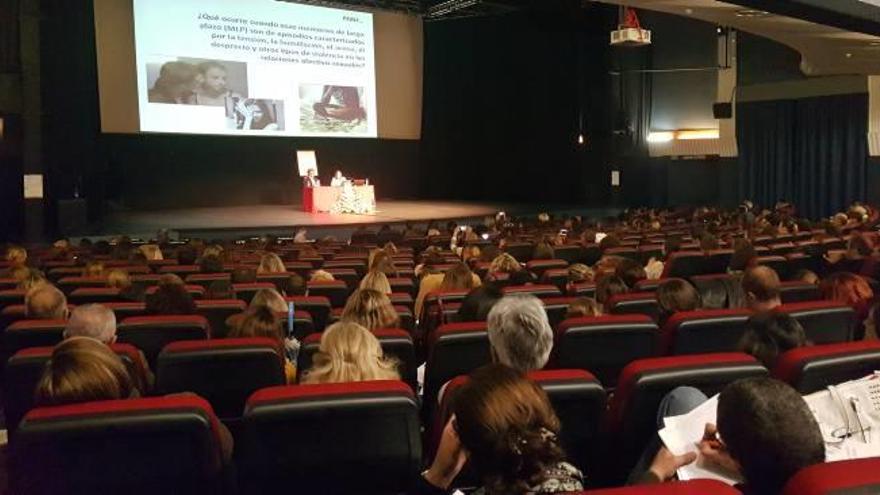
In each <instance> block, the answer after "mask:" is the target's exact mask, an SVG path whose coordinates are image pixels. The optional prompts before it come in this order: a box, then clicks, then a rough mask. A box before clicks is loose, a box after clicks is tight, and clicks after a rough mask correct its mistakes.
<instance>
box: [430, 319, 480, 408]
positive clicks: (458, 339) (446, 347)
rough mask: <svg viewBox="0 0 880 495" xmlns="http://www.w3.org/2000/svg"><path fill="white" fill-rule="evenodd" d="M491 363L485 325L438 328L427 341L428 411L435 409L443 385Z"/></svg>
mask: <svg viewBox="0 0 880 495" xmlns="http://www.w3.org/2000/svg"><path fill="white" fill-rule="evenodd" d="M490 361H491V358H490V351H489V334H488V333H487V332H486V322H468V323H448V324H445V325H442V326H440V327H439V328H437V329H436V330H435V331H434V332H433V333H432V334H431V335H430V336H429V340H428V358H427V363H426V364H425V391H424V399H423V405H424V408H425V410H426V411H430V410H432V409H433V407H434V406H436V401H437V394H438V393H439V391H440V387H442V386H443V384H444V383H446V382H448V381H449V380H451V379H453V378H455V377H456V376H459V375H466V374H468V373H470V372H471V371H473V370H475V369H477V368H479V367H480V366H483V365H484V364H489V362H490Z"/></svg>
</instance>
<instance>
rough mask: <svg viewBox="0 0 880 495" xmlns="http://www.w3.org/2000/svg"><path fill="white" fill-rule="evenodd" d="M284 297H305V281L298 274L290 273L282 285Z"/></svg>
mask: <svg viewBox="0 0 880 495" xmlns="http://www.w3.org/2000/svg"><path fill="white" fill-rule="evenodd" d="M283 290H284V295H286V296H287V297H292V296H304V295H306V281H305V279H304V278H302V276H300V274H298V273H291V274H290V277H288V278H287V280H286V281H285V283H284V287H283Z"/></svg>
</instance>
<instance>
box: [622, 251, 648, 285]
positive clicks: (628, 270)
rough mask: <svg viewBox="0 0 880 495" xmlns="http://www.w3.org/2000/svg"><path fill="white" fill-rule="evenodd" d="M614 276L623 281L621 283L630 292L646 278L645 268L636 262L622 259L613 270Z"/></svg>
mask: <svg viewBox="0 0 880 495" xmlns="http://www.w3.org/2000/svg"><path fill="white" fill-rule="evenodd" d="M614 274H615V275H617V277H618V278H620V279H621V280H623V283H624V284H626V286H627V287H628V288H629V289H630V290H632V289H634V288H635V287H636V284H637V283H639V281H641V280H645V279H646V278H648V274H647V273H645V268H644V267H643V266H642V265H641V264H640V263H639V262H637V261H635V260H632V259H630V258H624V259H623V260H621V262H620V263H619V264H618V265H617V268H615V269H614Z"/></svg>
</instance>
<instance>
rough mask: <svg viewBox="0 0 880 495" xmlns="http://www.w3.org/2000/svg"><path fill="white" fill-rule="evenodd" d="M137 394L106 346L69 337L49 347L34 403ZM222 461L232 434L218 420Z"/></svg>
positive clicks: (228, 454)
mask: <svg viewBox="0 0 880 495" xmlns="http://www.w3.org/2000/svg"><path fill="white" fill-rule="evenodd" d="M138 395H139V393H138V390H137V388H136V387H135V384H134V381H133V380H132V379H131V376H130V375H129V374H128V370H127V369H126V367H125V364H123V362H122V359H120V358H119V356H117V355H116V354H115V353H114V352H113V351H111V350H110V348H109V347H107V346H106V345H104V344H102V343H101V342H99V341H97V340H95V339H92V338H89V337H70V338H68V339H66V340H64V341H63V342H61V343H60V344H58V345H57V346H55V349H54V350H53V351H52V358H51V359H50V360H49V362H47V363H46V368H45V369H44V370H43V376H42V377H41V378H40V381H39V383H38V384H37V389H36V391H35V392H34V405H35V406H37V407H44V406H61V405H67V404H79V403H81V402H91V401H100V400H120V399H128V398H132V397H137V396H138ZM217 423H218V425H219V429H218V433H219V435H220V449H221V451H222V453H223V461H224V462H229V461H230V460H231V459H232V435H231V434H230V433H229V430H227V429H226V427H225V426H224V425H223V424H222V423H220V422H219V421H218V422H217Z"/></svg>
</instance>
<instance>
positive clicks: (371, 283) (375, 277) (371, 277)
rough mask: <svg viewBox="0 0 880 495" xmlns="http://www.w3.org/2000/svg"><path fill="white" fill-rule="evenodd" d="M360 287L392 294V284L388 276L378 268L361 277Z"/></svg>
mask: <svg viewBox="0 0 880 495" xmlns="http://www.w3.org/2000/svg"><path fill="white" fill-rule="evenodd" d="M359 288H360V289H371V290H375V291H378V292H381V293H383V294H391V284H390V283H388V277H387V276H386V275H385V274H384V273H382V272H380V271H378V270H372V271H370V272H369V273H367V274H366V275H365V276H364V278H363V279H361V283H360V286H359Z"/></svg>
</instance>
